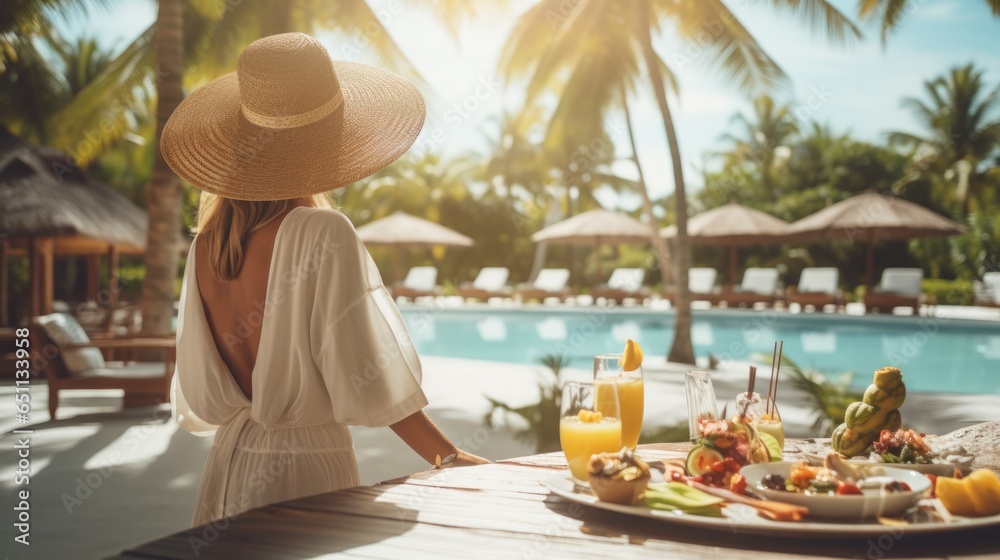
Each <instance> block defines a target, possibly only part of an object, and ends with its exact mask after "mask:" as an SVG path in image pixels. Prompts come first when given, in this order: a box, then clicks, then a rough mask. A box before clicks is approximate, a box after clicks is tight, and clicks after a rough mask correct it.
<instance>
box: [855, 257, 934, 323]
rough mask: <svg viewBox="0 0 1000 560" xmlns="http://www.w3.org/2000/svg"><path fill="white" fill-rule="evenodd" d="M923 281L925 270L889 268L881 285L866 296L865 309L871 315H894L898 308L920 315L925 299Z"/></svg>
mask: <svg viewBox="0 0 1000 560" xmlns="http://www.w3.org/2000/svg"><path fill="white" fill-rule="evenodd" d="M923 280H924V271H923V269H920V268H887V269H885V270H884V271H883V272H882V279H881V281H880V282H879V285H878V286H875V288H874V289H873V290H872V291H871V293H868V294H866V295H865V307H866V308H867V309H868V312H869V313H880V312H883V311H885V312H888V313H892V310H893V309H895V308H897V307H909V308H911V309H913V313H914V314H918V313H919V312H920V304H921V303H923V299H924V297H923V288H922V287H921V284H922V282H923Z"/></svg>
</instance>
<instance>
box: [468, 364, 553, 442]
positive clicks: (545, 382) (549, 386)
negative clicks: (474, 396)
mask: <svg viewBox="0 0 1000 560" xmlns="http://www.w3.org/2000/svg"><path fill="white" fill-rule="evenodd" d="M540 361H541V362H542V364H543V365H544V366H546V367H547V368H548V370H547V373H548V374H549V375H546V376H545V377H544V378H540V379H539V382H538V402H537V403H535V404H530V405H527V406H521V407H512V406H510V405H508V404H506V403H504V402H501V401H498V400H496V399H492V398H490V397H486V400H488V401H489V402H490V411H489V412H487V413H486V416H485V417H484V418H483V423H484V424H485V425H486V427H487V428H490V429H493V428H494V427H496V426H497V425H498V416H499V417H500V418H501V420H499V421H500V422H502V421H503V420H502V418H503V417H505V416H507V415H513V416H516V417H518V418H520V419H521V420H522V421H524V422H526V423H527V425H528V426H527V427H526V428H523V429H520V430H518V431H517V432H516V433H515V436H516V437H517V438H518V439H520V440H522V441H530V442H534V444H535V451H536V452H537V453H548V452H551V451H558V450H559V418H560V414H561V412H562V411H561V406H562V386H561V385H560V383H559V372H560V371H562V368H563V367H564V366H565V365H566V358H565V357H564V356H560V355H548V356H545V357H543V358H542V359H541V360H540Z"/></svg>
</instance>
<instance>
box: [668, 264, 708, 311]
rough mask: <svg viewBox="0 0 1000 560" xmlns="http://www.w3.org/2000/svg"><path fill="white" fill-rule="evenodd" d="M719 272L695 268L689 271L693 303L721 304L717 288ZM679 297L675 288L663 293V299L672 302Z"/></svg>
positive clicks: (689, 286)
mask: <svg viewBox="0 0 1000 560" xmlns="http://www.w3.org/2000/svg"><path fill="white" fill-rule="evenodd" d="M718 276H719V272H718V271H717V270H715V269H714V268H705V267H694V268H690V269H688V291H690V292H691V301H707V302H710V303H712V304H713V305H714V304H716V303H718V302H719V289H718V288H717V287H716V286H715V280H716V278H717V277H718ZM676 296H677V290H676V288H674V287H673V286H671V287H670V288H667V289H666V290H664V291H663V297H665V298H667V299H669V300H670V301H671V302H673V301H674V298H675V297H676Z"/></svg>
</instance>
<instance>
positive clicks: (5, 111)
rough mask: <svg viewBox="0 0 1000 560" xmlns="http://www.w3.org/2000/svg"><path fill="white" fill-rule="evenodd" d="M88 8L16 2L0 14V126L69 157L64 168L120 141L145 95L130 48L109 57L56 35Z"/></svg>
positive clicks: (88, 42)
mask: <svg viewBox="0 0 1000 560" xmlns="http://www.w3.org/2000/svg"><path fill="white" fill-rule="evenodd" d="M87 4H89V3H88V2H74V1H64V2H20V3H14V5H15V6H20V9H15V10H13V11H12V13H9V14H4V13H3V10H4V8H0V121H2V122H4V123H5V124H7V125H8V127H9V128H10V129H11V130H12V131H14V132H15V133H16V134H18V135H20V136H22V137H25V138H28V139H30V140H32V141H35V142H38V143H43V144H49V145H52V146H55V147H57V148H59V149H61V150H63V151H65V152H67V153H69V154H70V155H71V156H72V157H73V158H74V159H75V162H69V163H68V165H69V164H75V165H87V164H89V163H90V162H91V161H93V159H94V158H95V157H96V156H97V155H98V154H99V153H100V152H101V150H102V149H104V148H105V147H106V146H107V145H108V144H110V143H111V142H114V141H116V140H118V139H120V138H121V137H122V135H123V134H124V132H125V131H126V130H127V129H128V128H129V127H130V126H131V124H132V123H134V122H135V121H136V120H137V119H140V118H142V117H143V116H144V114H145V111H146V105H147V101H148V99H149V97H150V95H149V94H150V88H149V87H148V81H147V80H146V77H147V76H146V75H145V74H141V73H135V72H133V71H132V65H133V64H134V63H135V61H136V57H135V52H134V51H135V49H126V51H124V52H123V53H122V54H121V55H119V56H117V57H113V56H112V55H111V54H110V53H109V52H108V51H105V50H102V49H101V48H99V47H98V45H97V43H96V42H95V41H94V40H93V39H86V38H79V39H77V41H76V42H75V43H69V42H67V41H65V40H63V39H62V38H61V37H59V35H58V34H57V33H56V32H55V30H54V27H53V22H52V21H51V20H52V19H55V18H56V17H62V15H66V14H65V12H69V13H71V14H72V13H77V12H80V11H83V10H85V9H86V8H87V7H88V6H87ZM10 5H11V4H10V3H5V4H4V7H5V8H6V7H7V6H10ZM90 7H91V8H93V7H94V6H90ZM151 35H152V34H151V33H147V34H144V35H143V36H141V37H140V40H139V41H137V43H140V44H141V43H143V42H144V41H148V40H149V39H150V38H151ZM44 51H49V52H50V53H51V54H49V55H45V54H44ZM151 58H152V57H150V59H151Z"/></svg>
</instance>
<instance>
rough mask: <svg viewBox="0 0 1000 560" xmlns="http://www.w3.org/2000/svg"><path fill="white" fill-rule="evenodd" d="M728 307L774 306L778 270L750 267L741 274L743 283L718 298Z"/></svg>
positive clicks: (776, 296)
mask: <svg viewBox="0 0 1000 560" xmlns="http://www.w3.org/2000/svg"><path fill="white" fill-rule="evenodd" d="M720 299H721V300H722V301H724V302H726V305H727V306H730V307H743V306H747V307H753V306H754V305H755V304H758V303H763V304H765V305H767V306H772V305H774V302H775V301H777V300H778V269H777V268H755V267H750V268H748V269H746V271H744V272H743V282H742V283H740V285H739V286H736V287H735V288H732V289H731V290H728V291H727V292H725V293H724V294H722V297H721V298H720Z"/></svg>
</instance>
